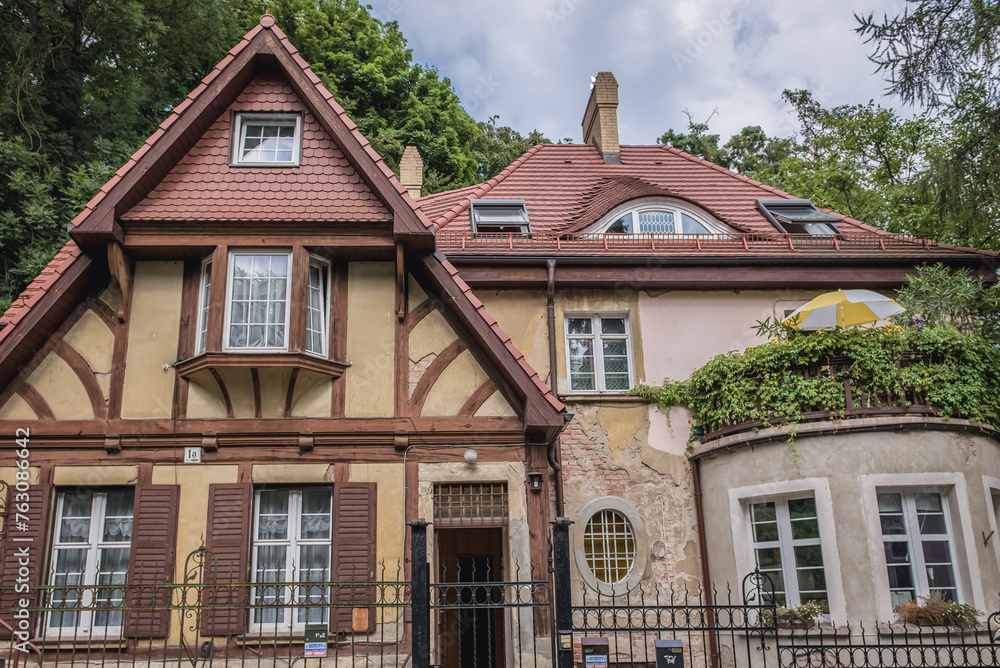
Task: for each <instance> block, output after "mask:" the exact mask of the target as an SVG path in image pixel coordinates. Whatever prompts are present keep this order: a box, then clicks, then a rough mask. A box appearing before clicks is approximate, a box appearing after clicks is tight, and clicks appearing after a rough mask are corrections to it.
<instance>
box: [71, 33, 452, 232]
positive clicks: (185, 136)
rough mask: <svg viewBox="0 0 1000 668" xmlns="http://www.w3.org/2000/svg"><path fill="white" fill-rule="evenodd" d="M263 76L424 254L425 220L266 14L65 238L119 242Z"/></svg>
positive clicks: (132, 160) (398, 229)
mask: <svg viewBox="0 0 1000 668" xmlns="http://www.w3.org/2000/svg"><path fill="white" fill-rule="evenodd" d="M262 71H277V72H278V73H280V74H281V75H282V76H283V77H284V79H285V80H286V81H287V82H288V84H289V85H290V86H291V88H292V90H293V91H294V93H295V95H296V96H297V97H298V99H299V100H301V102H302V103H303V104H304V105H305V107H306V108H307V109H308V111H309V112H310V113H311V114H312V115H313V116H314V117H315V118H316V120H317V121H318V123H319V125H320V126H321V127H322V128H323V130H324V131H325V132H326V133H327V134H328V135H329V136H330V137H331V138H332V139H333V141H334V143H335V144H336V146H337V148H338V149H339V151H340V152H341V153H342V154H343V155H344V157H345V158H346V159H347V160H348V161H349V162H350V163H351V166H352V167H353V169H355V170H356V171H357V173H358V174H359V175H360V177H361V179H362V180H363V181H364V183H365V185H366V186H367V187H368V188H369V189H370V190H371V191H372V192H373V193H374V194H375V195H376V196H377V197H378V199H379V201H380V202H381V203H382V204H383V205H385V207H386V208H387V209H388V210H390V211H392V212H394V218H395V220H394V234H395V236H396V237H398V238H409V239H410V243H411V244H415V245H419V246H420V247H422V248H425V249H429V248H431V247H432V246H433V238H432V236H431V234H430V233H429V232H428V227H429V225H430V221H428V220H427V219H426V218H425V217H424V216H423V214H421V213H419V212H417V211H416V210H415V209H414V207H413V206H412V200H410V198H409V195H408V194H407V193H406V189H405V188H403V186H402V185H401V184H400V183H399V181H398V180H397V179H396V178H395V176H394V175H393V173H392V170H391V169H389V167H388V166H386V164H385V162H384V161H383V160H382V158H381V156H379V154H378V153H377V152H376V151H375V149H373V148H372V147H371V144H370V143H369V142H368V140H367V139H365V138H364V137H363V136H362V135H361V133H360V132H359V131H358V128H357V126H356V125H355V124H354V122H353V121H352V120H351V119H350V118H349V117H348V116H347V114H346V112H345V111H344V109H343V108H342V107H341V106H340V105H339V104H337V102H336V101H335V100H334V99H333V94H332V93H330V91H328V90H327V89H326V87H324V86H323V84H322V82H321V81H320V79H319V77H318V76H316V74H315V73H314V72H313V71H312V70H311V69H310V68H309V65H308V63H306V61H305V60H303V58H302V57H301V56H300V55H299V54H298V51H297V50H296V49H295V47H294V46H292V45H291V43H290V42H289V41H288V38H287V37H286V36H285V34H284V33H283V32H281V30H280V29H279V28H278V27H277V26H275V25H274V18H273V17H271V16H270V15H264V16H263V17H261V21H260V23H259V24H258V25H257V26H256V27H254V28H253V30H251V31H250V32H248V33H247V34H246V36H244V38H243V39H242V40H241V41H240V43H239V44H237V45H236V46H235V47H233V49H232V50H231V51H230V52H229V54H228V55H227V56H226V57H225V58H224V59H223V60H222V61H221V62H220V63H219V64H218V65H216V67H215V69H213V70H212V71H211V72H210V73H209V74H208V76H206V77H205V78H204V79H203V80H202V82H201V84H199V86H198V87H197V88H195V89H194V90H193V91H192V92H191V93H190V94H189V95H188V96H187V98H186V99H185V100H184V101H183V102H181V103H180V104H179V105H177V107H176V108H175V109H174V111H173V113H172V114H171V115H170V116H169V117H168V118H167V119H166V120H165V121H163V123H161V124H160V127H159V129H158V130H157V131H156V132H154V133H153V134H152V135H151V136H150V137H149V139H147V140H146V143H145V144H144V145H143V146H142V147H141V148H140V149H139V150H138V151H136V152H135V153H134V154H133V155H132V157H131V158H129V160H128V162H127V163H125V165H124V166H122V168H121V169H119V170H118V172H117V173H116V174H115V176H114V177H113V178H112V179H111V180H110V181H108V183H107V184H105V185H104V187H103V188H101V191H100V192H99V193H98V194H97V195H96V196H95V197H94V198H93V199H91V201H90V202H88V203H87V205H86V207H85V208H84V210H83V211H82V212H81V213H80V214H79V215H78V216H77V217H76V218H75V219H74V220H73V223H72V224H73V227H74V229H73V230H72V231H71V233H70V234H71V236H72V237H73V238H74V239H75V240H76V241H77V243H78V244H79V245H80V246H82V247H87V246H91V245H99V244H103V243H106V242H108V241H112V240H117V241H121V240H122V229H121V225H120V222H119V217H121V216H122V215H123V214H125V213H126V212H127V211H129V210H130V209H131V208H132V207H134V206H135V205H136V204H138V203H140V202H141V201H142V200H143V199H144V198H146V196H147V195H149V194H150V192H152V191H153V189H154V188H155V187H156V186H157V185H158V184H159V183H161V182H162V181H163V179H164V178H165V177H166V176H167V174H168V173H169V172H170V170H171V169H173V168H174V166H175V165H177V163H178V162H179V161H180V160H181V158H182V157H183V156H184V155H185V154H186V153H187V152H188V151H189V150H190V149H191V148H192V147H193V146H194V145H195V143H196V142H197V141H198V140H199V139H200V138H201V137H203V136H204V134H205V133H206V132H207V131H208V130H209V128H210V127H211V125H212V124H213V123H214V122H215V121H216V120H217V119H218V118H219V115H220V114H221V113H222V112H223V111H224V110H225V109H226V108H227V107H228V106H229V105H230V104H232V103H233V101H235V100H236V99H237V96H238V95H239V94H240V93H241V92H242V91H243V90H244V89H245V88H246V87H247V86H248V85H249V84H250V82H251V81H252V80H253V78H254V77H255V76H256V75H257V74H259V73H260V72H262Z"/></svg>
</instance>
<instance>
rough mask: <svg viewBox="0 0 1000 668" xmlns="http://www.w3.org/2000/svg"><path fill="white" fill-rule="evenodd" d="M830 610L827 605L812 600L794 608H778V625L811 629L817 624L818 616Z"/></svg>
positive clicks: (776, 616)
mask: <svg viewBox="0 0 1000 668" xmlns="http://www.w3.org/2000/svg"><path fill="white" fill-rule="evenodd" d="M829 611H830V610H829V608H827V607H826V606H825V605H822V604H820V603H815V602H811V601H810V602H809V603H803V604H802V605H799V606H797V607H794V608H778V609H777V611H776V612H775V620H776V625H777V627H778V628H779V629H811V628H812V627H814V626H816V618H817V617H819V616H820V615H825V614H826V613H828V612H829Z"/></svg>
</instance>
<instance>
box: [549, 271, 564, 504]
mask: <svg viewBox="0 0 1000 668" xmlns="http://www.w3.org/2000/svg"><path fill="white" fill-rule="evenodd" d="M545 264H546V266H547V267H548V270H549V280H548V286H547V287H546V290H545V309H546V312H547V318H548V331H549V384H550V385H551V386H552V394H554V395H555V396H556V398H557V399H558V398H559V382H558V380H557V379H556V261H555V260H554V259H549V260H546V261H545ZM549 466H551V467H552V470H553V471H554V472H555V482H556V517H564V516H565V515H566V499H565V496H564V492H563V475H562V445H561V443H560V439H559V438H558V437H556V440H555V441H554V442H553V443H552V445H551V446H550V447H549Z"/></svg>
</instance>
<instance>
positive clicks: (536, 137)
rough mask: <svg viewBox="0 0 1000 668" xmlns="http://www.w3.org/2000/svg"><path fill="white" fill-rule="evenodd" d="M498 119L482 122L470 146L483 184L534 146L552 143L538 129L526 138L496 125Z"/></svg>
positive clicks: (495, 117)
mask: <svg viewBox="0 0 1000 668" xmlns="http://www.w3.org/2000/svg"><path fill="white" fill-rule="evenodd" d="M499 120H500V117H499V116H491V117H490V119H489V120H488V121H485V122H480V123H479V129H480V131H481V132H480V134H478V135H477V136H476V137H474V138H473V139H472V142H471V144H470V148H471V149H472V153H473V155H475V156H476V162H477V163H478V164H479V171H478V173H477V176H478V178H479V180H481V181H488V180H489V179H491V178H493V177H494V176H496V175H497V174H499V173H500V172H501V171H502V170H503V169H504V168H506V167H507V165H509V164H510V163H512V162H514V161H515V160H517V159H518V158H520V157H521V156H522V155H523V154H524V152H525V151H527V150H528V149H530V148H531V147H532V146H534V145H535V144H551V143H552V142H551V140H549V139H546V138H545V136H544V135H542V133H540V132H539V131H538V130H532V131H531V132H529V133H528V136H527V137H525V136H522V135H521V133H520V132H518V131H517V130H514V129H512V128H510V127H508V126H506V125H503V126H500V125H497V121H499Z"/></svg>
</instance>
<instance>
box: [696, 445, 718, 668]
mask: <svg viewBox="0 0 1000 668" xmlns="http://www.w3.org/2000/svg"><path fill="white" fill-rule="evenodd" d="M699 463H700V462H699V461H698V460H697V459H694V460H691V475H692V477H693V478H694V509H695V515H696V516H697V521H698V552H699V555H700V557H701V579H702V581H703V582H704V585H703V587H702V589H703V591H704V592H705V606H706V607H707V608H708V615H709V618H708V620H707V621H708V625H709V627H714V626H715V623H714V622H715V620H713V619H712V618H711V616H712V615H713V612H712V606H713V605H715V603H714V602H713V601H712V580H711V575H710V573H709V568H708V546H707V545H706V544H705V510H704V508H703V506H702V491H701V467H700V466H699ZM709 635H710V636H714V635H715V632H714V631H709ZM709 653H710V654H711V661H712V668H719V650H718V648H717V646H716V643H715V638H714V637H710V639H709Z"/></svg>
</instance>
